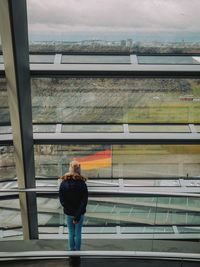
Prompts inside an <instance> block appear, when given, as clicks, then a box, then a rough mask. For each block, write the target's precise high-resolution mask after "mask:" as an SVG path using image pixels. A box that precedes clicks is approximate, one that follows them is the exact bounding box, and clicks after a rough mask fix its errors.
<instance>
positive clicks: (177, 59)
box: [138, 56, 200, 65]
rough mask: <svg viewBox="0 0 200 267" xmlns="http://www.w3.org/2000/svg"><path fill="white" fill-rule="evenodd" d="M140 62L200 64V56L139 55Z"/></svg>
mask: <svg viewBox="0 0 200 267" xmlns="http://www.w3.org/2000/svg"><path fill="white" fill-rule="evenodd" d="M138 63H139V64H179V65H180V64H200V57H198V56H196V57H192V56H138Z"/></svg>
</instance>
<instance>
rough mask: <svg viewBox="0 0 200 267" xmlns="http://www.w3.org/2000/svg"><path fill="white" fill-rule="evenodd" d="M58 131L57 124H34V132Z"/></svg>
mask: <svg viewBox="0 0 200 267" xmlns="http://www.w3.org/2000/svg"><path fill="white" fill-rule="evenodd" d="M55 131H56V125H47V124H41V125H33V132H34V133H54V132H55Z"/></svg>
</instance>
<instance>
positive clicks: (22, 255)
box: [0, 250, 200, 261]
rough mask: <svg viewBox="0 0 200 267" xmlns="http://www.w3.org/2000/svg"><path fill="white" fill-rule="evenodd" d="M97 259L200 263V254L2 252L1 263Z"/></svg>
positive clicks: (0, 255)
mask: <svg viewBox="0 0 200 267" xmlns="http://www.w3.org/2000/svg"><path fill="white" fill-rule="evenodd" d="M71 256H78V257H87V258H90V257H93V258H94V257H97V258H102V257H103V258H105V257H109V258H124V257H126V258H127V257H130V258H147V259H149V258H150V259H171V260H177V259H178V260H195V261H200V254H199V253H177V252H176V253H174V252H156V251H155V252H152V251H55V250H53V251H23V252H0V261H3V260H7V259H9V260H19V259H38V258H40V259H47V258H66V257H71Z"/></svg>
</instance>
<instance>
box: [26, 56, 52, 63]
mask: <svg viewBox="0 0 200 267" xmlns="http://www.w3.org/2000/svg"><path fill="white" fill-rule="evenodd" d="M54 57H55V55H30V56H29V60H30V63H48V64H50V63H54Z"/></svg>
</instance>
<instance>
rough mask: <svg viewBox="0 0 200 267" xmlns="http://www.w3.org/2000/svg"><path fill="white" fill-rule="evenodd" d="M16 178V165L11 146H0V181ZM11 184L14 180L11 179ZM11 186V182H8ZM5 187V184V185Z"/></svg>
mask: <svg viewBox="0 0 200 267" xmlns="http://www.w3.org/2000/svg"><path fill="white" fill-rule="evenodd" d="M14 178H16V167H15V158H14V147H13V146H2V145H1V146H0V181H2V180H3V181H5V180H10V179H14ZM13 185H15V182H14V181H13ZM9 186H10V187H12V183H9ZM5 187H7V186H5Z"/></svg>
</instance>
